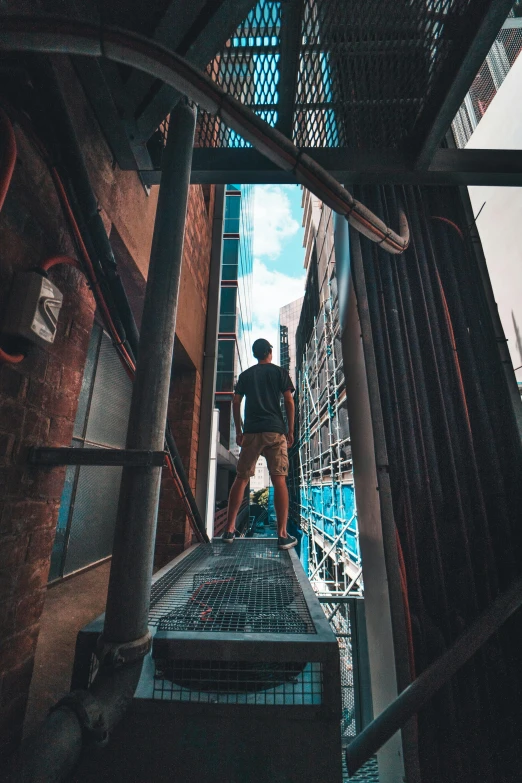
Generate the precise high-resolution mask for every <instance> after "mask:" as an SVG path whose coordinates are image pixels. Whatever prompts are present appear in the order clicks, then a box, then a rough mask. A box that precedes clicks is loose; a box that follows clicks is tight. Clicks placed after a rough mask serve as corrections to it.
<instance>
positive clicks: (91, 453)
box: [29, 446, 165, 467]
mask: <svg viewBox="0 0 522 783" xmlns="http://www.w3.org/2000/svg"><path fill="white" fill-rule="evenodd" d="M29 462H30V463H31V465H46V466H47V467H54V466H56V465H102V466H105V465H110V466H118V465H130V466H132V467H152V466H156V467H161V466H162V465H163V464H164V462H165V452H164V451H144V450H143V449H87V448H84V449H72V448H52V447H47V446H42V447H39V446H35V447H33V448H32V449H31V450H30V452H29Z"/></svg>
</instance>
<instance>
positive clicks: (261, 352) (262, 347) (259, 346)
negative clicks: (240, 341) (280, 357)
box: [252, 337, 272, 359]
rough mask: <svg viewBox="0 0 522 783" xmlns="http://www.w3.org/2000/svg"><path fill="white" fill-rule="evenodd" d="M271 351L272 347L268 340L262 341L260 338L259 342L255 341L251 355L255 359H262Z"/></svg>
mask: <svg viewBox="0 0 522 783" xmlns="http://www.w3.org/2000/svg"><path fill="white" fill-rule="evenodd" d="M271 350H272V346H271V345H270V343H269V342H268V340H264V339H263V338H262V337H260V338H259V340H256V341H255V342H254V344H253V346H252V353H253V354H254V356H255V357H256V359H264V358H265V356H267V355H268V354H269V353H270V351H271Z"/></svg>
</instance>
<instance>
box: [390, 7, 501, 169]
mask: <svg viewBox="0 0 522 783" xmlns="http://www.w3.org/2000/svg"><path fill="white" fill-rule="evenodd" d="M512 5H513V0H488V1H486V0H482V2H480V3H479V2H478V0H475V2H474V3H472V4H471V5H470V6H469V13H467V14H465V15H463V16H462V17H461V18H460V20H459V21H458V22H457V20H456V19H455V20H453V24H454V25H455V34H454V35H453V36H452V38H453V42H454V46H453V50H452V52H451V54H450V55H449V56H448V57H447V59H446V62H445V63H444V66H443V68H442V69H441V72H440V73H439V75H438V78H437V81H436V84H435V85H434V89H433V91H432V93H431V95H430V99H429V101H428V102H427V103H426V106H425V108H424V110H423V111H422V112H421V114H420V117H419V118H418V119H417V122H416V123H415V127H414V128H413V131H412V133H411V134H410V136H409V138H408V140H407V142H406V144H405V148H406V149H407V150H408V153H409V154H410V155H411V156H412V160H413V161H414V164H415V166H416V167H419V168H428V166H429V165H430V163H431V161H432V159H433V155H434V153H435V151H436V149H437V147H438V146H439V145H440V143H441V141H442V139H443V138H444V135H445V133H446V131H447V130H448V128H449V126H450V125H451V123H452V121H453V118H454V117H455V115H456V114H457V111H458V110H459V107H460V105H461V104H462V102H463V100H464V97H465V95H466V93H467V92H468V90H469V88H470V87H471V84H472V82H473V79H474V78H475V76H476V75H477V72H478V70H479V68H480V66H481V65H482V63H483V62H484V60H485V59H486V56H487V54H488V52H489V50H490V49H491V46H492V45H493V43H494V41H495V38H496V36H497V34H498V32H499V30H500V29H501V28H502V25H503V23H504V22H505V20H506V17H507V15H508V14H509V12H510V10H511V7H512ZM473 7H475V8H476V9H477V10H476V11H475V13H474V14H473V13H472V11H471V9H472V8H473ZM457 24H458V25H459V27H457Z"/></svg>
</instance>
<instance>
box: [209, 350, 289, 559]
mask: <svg viewBox="0 0 522 783" xmlns="http://www.w3.org/2000/svg"><path fill="white" fill-rule="evenodd" d="M252 353H253V354H254V356H255V358H256V359H257V364H256V365H254V366H253V367H249V368H248V370H245V372H242V373H241V375H240V376H239V378H238V380H237V384H236V387H235V389H234V400H233V403H232V411H233V414H234V424H235V425H236V441H237V445H238V446H241V453H240V455H239V461H238V463H237V477H236V480H235V481H234V483H233V484H232V488H231V490H230V496H229V499H228V517H227V529H226V531H225V533H224V534H223V541H226V542H227V544H232V543H233V542H234V536H235V527H236V517H237V512H238V511H239V507H240V505H241V502H242V500H243V496H244V494H245V488H246V485H247V484H248V481H249V479H250V478H251V477H252V476H253V475H254V473H255V469H256V462H257V460H258V459H259V455H260V454H263V455H264V457H265V458H266V461H267V465H268V470H269V472H270V478H271V479H272V484H273V485H274V505H275V510H276V516H277V534H278V545H279V549H291V548H292V547H293V546H295V545H296V544H297V539H296V538H294V536H289V535H288V531H287V529H286V524H287V520H288V489H287V486H286V477H287V476H288V447H289V446H291V445H292V443H293V442H294V401H293V399H292V394H293V392H294V386H293V383H292V381H291V380H290V376H289V375H288V372H287V371H286V370H284V369H283V368H282V367H278V366H277V365H276V364H272V346H271V345H270V343H269V342H268V340H262V339H261V340H256V341H255V343H254V344H253V346H252ZM281 394H282V395H283V399H284V404H285V410H286V417H287V419H288V433H287V432H286V427H285V423H284V420H283V415H282V413H281V405H280V402H281ZM243 397H246V405H245V426H244V428H243V427H242V422H241V401H242V399H243Z"/></svg>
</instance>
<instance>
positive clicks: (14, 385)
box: [0, 58, 212, 756]
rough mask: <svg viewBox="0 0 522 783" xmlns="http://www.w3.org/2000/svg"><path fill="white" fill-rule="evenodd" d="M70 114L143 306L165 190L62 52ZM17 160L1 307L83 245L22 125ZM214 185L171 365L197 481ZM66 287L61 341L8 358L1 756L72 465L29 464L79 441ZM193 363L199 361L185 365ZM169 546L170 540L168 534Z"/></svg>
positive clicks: (16, 708)
mask: <svg viewBox="0 0 522 783" xmlns="http://www.w3.org/2000/svg"><path fill="white" fill-rule="evenodd" d="M56 61H57V62H58V64H59V68H58V69H57V72H58V74H59V78H60V80H61V82H62V87H63V91H64V95H65V98H66V102H67V105H68V107H69V110H70V115H71V118H72V121H73V124H74V126H75V129H76V132H77V134H78V136H79V139H80V143H81V147H82V150H83V153H84V155H85V159H86V163H87V166H88V170H89V175H90V178H91V183H92V185H93V189H94V191H95V194H96V196H97V198H98V200H99V204H100V211H101V215H102V218H103V221H104V224H105V227H106V230H107V233H108V234H109V235H110V236H111V237H113V238H114V239H115V245H116V244H118V247H116V246H115V248H114V249H115V253H116V256H117V258H118V260H119V262H120V263H123V264H125V265H126V268H125V269H122V277H123V278H124V279H125V280H126V281H127V279H130V280H132V281H133V286H134V288H133V291H134V294H135V300H136V301H135V302H134V304H135V306H136V308H137V309H138V310H139V308H140V306H141V302H140V296H142V294H143V290H144V284H145V278H146V274H147V268H148V261H149V256H150V247H151V242H152V233H153V224H154V217H155V212H156V204H157V191H158V188H152V189H151V191H150V193H147V191H146V190H145V189H144V187H143V186H142V184H141V182H140V180H139V177H138V175H137V174H136V173H135V172H123V171H120V170H119V169H118V168H117V167H115V166H114V164H113V159H112V155H111V153H110V150H109V149H108V147H107V145H106V143H105V140H104V139H103V137H102V135H101V133H100V131H99V128H98V126H97V123H96V121H95V119H94V117H93V115H92V112H91V110H90V107H89V105H88V103H87V101H86V100H85V97H84V94H83V91H82V90H81V88H80V86H79V83H78V82H77V80H76V77H75V74H74V71H73V69H72V67H71V66H70V63H69V61H68V60H67V59H66V58H57V60H56ZM15 132H16V138H17V144H18V161H17V165H16V169H15V173H14V176H13V180H12V185H11V188H10V190H9V193H8V195H7V199H6V202H5V205H4V208H3V210H2V213H1V214H0V311H4V309H5V304H6V301H7V297H8V294H9V289H10V287H11V283H12V280H13V275H14V274H15V273H16V272H18V271H23V270H28V269H30V268H31V267H34V266H36V265H38V264H40V263H41V262H42V261H43V260H44V259H45V258H47V257H49V256H51V255H55V254H64V253H65V254H69V255H73V256H75V247H74V245H73V242H72V240H71V237H70V235H69V230H68V227H67V224H66V222H65V221H64V219H63V216H62V212H61V208H60V205H59V202H58V199H57V197H56V193H55V190H54V187H53V185H52V181H51V178H50V175H49V172H48V170H47V167H46V165H45V164H44V163H43V162H42V160H41V158H40V157H39V155H38V154H37V153H36V151H35V148H34V147H33V146H32V144H31V143H30V142H29V141H28V139H27V138H26V137H25V136H24V134H23V133H22V131H21V130H20V129H19V128H16V129H15ZM211 218H212V192H211V191H210V192H209V191H208V189H207V192H206V193H204V192H203V189H202V188H201V187H199V186H195V187H193V188H191V193H190V199H189V217H188V220H189V225H188V230H187V235H186V243H185V253H184V268H183V273H182V279H181V300H180V307H179V312H178V320H177V345H179V346H180V349H179V354H180V356H181V357H182V362H181V364H182V366H183V367H184V369H183V371H180V372H179V373H177V372H176V369H177V367H176V366H175V368H174V372H173V387H172V398H171V404H170V412H171V415H172V419H173V421H172V429H173V432H174V435H175V437H176V438H177V440H178V443H179V448H180V452H181V454H182V458H183V459H184V461H185V464H186V467H187V470H188V474H189V478H190V482H191V485H192V487H194V486H195V464H196V463H195V458H196V455H197V435H198V425H199V406H200V397H199V388H200V384H201V377H200V374H201V367H202V358H203V340H204V330H205V319H206V296H207V288H208V263H209V256H210V225H211ZM50 277H52V279H53V280H54V281H55V282H56V284H57V285H58V286H59V288H60V290H61V291H62V293H63V294H64V305H63V309H62V312H61V314H60V319H59V323H58V334H57V337H56V340H55V342H54V344H53V345H50V346H49V347H48V348H46V349H42V348H39V347H32V348H31V350H30V352H29V354H28V356H27V358H26V359H24V361H22V362H21V363H20V364H19V365H16V366H10V365H7V364H0V756H4V755H7V754H8V753H9V752H10V751H11V750H12V749H13V748H14V747H15V746H16V744H17V742H18V741H19V739H20V736H21V731H22V723H23V716H24V712H25V706H26V701H27V693H28V688H29V684H30V679H31V674H32V668H33V661H34V654H35V649H36V644H37V639H38V631H39V618H40V614H41V611H42V607H43V604H44V600H45V592H46V583H47V578H48V572H49V562H50V555H51V550H52V546H53V540H54V535H55V530H56V522H57V515H58V509H59V504H60V498H61V493H62V488H63V482H64V474H65V468H53V469H42V468H37V467H31V466H29V465H28V463H27V454H28V449H29V448H30V447H31V446H33V445H37V444H39V445H51V446H69V445H70V443H71V436H72V430H73V422H74V417H75V414H76V408H77V402H78V394H79V391H80V387H81V383H82V376H83V369H84V364H85V357H86V351H87V346H88V343H89V337H90V332H91V328H92V324H93V319H94V312H95V304H94V300H93V296H92V294H91V291H90V289H89V288H88V286H87V285H86V282H85V279H84V277H83V275H82V274H81V273H80V272H79V271H77V270H75V269H73V268H70V267H57V268H55V269H53V270H51V272H50ZM186 366H188V367H189V370H186ZM179 509H180V504H179V499H178V498H177V497H176V496H175V495H174V494H173V493H172V491H171V490H169V491H168V492H167V491H166V490H165V488H164V492H163V496H162V512H161V514H162V515H163V517H162V521H161V525H160V534H161V535H160V542H159V548H161V547H163V549H162V550H161V553H160V555H159V556H160V559H161V558H164V557H165V556H167V555H168V554H169V551H168V547H167V548H165V546H164V541H165V539H168V537H169V536H170V538H171V539H172V536H177V538H176V539H175V541H176V544H175V546H174V548H173V549H172V551H173V552H177V551H179V547H181V548H183V546H185V545H186V543H188V541H189V540H190V534H189V533H188V532H187V529H188V528H187V522H186V518H185V515H184V512H180V510H179ZM169 546H170V544H169Z"/></svg>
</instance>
